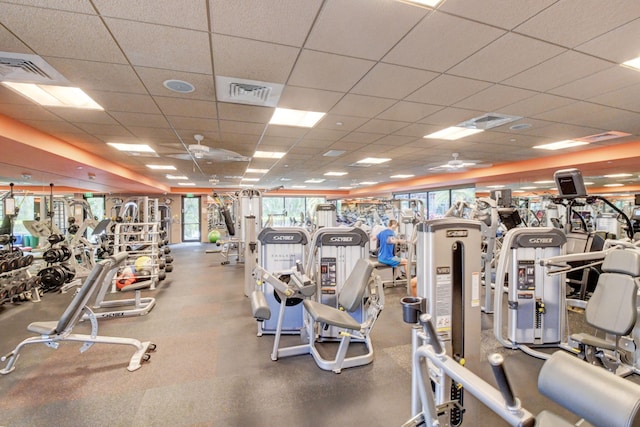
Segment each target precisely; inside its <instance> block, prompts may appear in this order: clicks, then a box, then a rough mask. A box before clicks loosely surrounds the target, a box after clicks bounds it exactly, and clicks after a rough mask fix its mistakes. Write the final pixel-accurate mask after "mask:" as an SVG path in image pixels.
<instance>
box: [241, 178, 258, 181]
mask: <svg viewBox="0 0 640 427" xmlns="http://www.w3.org/2000/svg"><path fill="white" fill-rule="evenodd" d="M242 180H243V181H249V182H258V181H260V178H242Z"/></svg>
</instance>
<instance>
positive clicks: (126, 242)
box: [111, 222, 161, 293]
mask: <svg viewBox="0 0 640 427" xmlns="http://www.w3.org/2000/svg"><path fill="white" fill-rule="evenodd" d="M159 243H160V237H159V224H158V223H157V222H135V223H117V224H115V227H114V241H113V253H114V255H116V254H118V253H122V252H126V253H127V260H126V261H125V263H124V266H125V267H133V266H134V264H135V261H136V259H137V258H138V257H141V256H148V257H149V258H151V263H150V266H149V268H150V272H149V273H150V274H149V276H143V277H137V279H136V280H138V281H146V280H148V281H149V289H151V290H153V289H155V287H156V285H157V284H158V282H159V273H160V270H161V269H160V258H161V253H160V244H159ZM116 280H117V275H116V277H115V278H114V281H113V284H112V286H111V292H112V293H114V292H118V288H117V286H116Z"/></svg>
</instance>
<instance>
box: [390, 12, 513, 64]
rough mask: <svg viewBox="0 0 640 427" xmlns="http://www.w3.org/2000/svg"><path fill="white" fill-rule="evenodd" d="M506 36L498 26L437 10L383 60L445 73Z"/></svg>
mask: <svg viewBox="0 0 640 427" xmlns="http://www.w3.org/2000/svg"><path fill="white" fill-rule="evenodd" d="M503 34H504V31H503V30H500V29H497V28H495V27H490V26H488V25H482V24H479V23H476V22H472V21H468V20H465V19H460V18H457V17H454V16H450V15H446V14H444V13H438V12H437V11H436V12H433V13H432V14H430V15H429V16H427V17H426V18H425V19H424V20H422V21H421V22H420V23H419V24H418V25H417V26H416V27H415V28H414V29H413V30H411V32H410V33H409V34H407V36H406V37H405V38H403V39H402V40H401V41H400V42H399V43H398V44H397V45H396V46H395V47H394V48H393V49H391V51H390V52H389V53H388V54H387V55H385V57H384V59H383V60H384V61H385V62H389V63H392V64H399V65H405V66H408V67H415V68H421V69H424V70H431V71H440V72H444V71H446V70H448V69H449V68H451V67H453V66H454V65H456V64H457V63H459V62H461V61H462V60H464V59H465V58H466V57H468V56H469V55H471V54H473V53H474V52H476V51H478V50H479V49H481V48H482V47H484V46H486V45H488V44H489V43H491V42H492V41H493V40H495V39H497V38H498V37H500V36H501V35H503ZM445 44H446V48H444V45H445Z"/></svg>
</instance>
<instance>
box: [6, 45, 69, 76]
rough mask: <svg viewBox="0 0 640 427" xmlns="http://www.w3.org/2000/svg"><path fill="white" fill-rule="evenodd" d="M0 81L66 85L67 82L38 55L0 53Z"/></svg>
mask: <svg viewBox="0 0 640 427" xmlns="http://www.w3.org/2000/svg"><path fill="white" fill-rule="evenodd" d="M0 80H3V81H11V82H20V83H37V84H60V83H63V84H67V83H68V82H67V80H66V79H65V78H64V77H63V76H62V74H60V73H58V72H57V71H56V70H55V69H54V68H53V67H52V66H51V65H49V64H48V63H47V62H46V61H45V60H44V59H42V58H41V57H39V56H38V55H30V54H24V53H12V52H0Z"/></svg>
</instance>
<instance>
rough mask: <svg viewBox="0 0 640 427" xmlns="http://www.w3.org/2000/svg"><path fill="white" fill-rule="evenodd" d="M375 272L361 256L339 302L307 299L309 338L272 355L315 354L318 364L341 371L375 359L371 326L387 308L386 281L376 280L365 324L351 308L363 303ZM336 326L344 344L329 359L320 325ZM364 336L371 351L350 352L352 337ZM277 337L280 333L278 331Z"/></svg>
mask: <svg viewBox="0 0 640 427" xmlns="http://www.w3.org/2000/svg"><path fill="white" fill-rule="evenodd" d="M372 272H373V264H372V263H370V262H369V261H368V260H366V259H362V258H360V259H358V261H356V264H355V266H354V267H353V270H352V271H351V274H349V277H347V279H346V280H345V282H344V284H343V286H342V289H341V290H340V294H339V295H338V305H339V307H340V308H335V307H331V306H328V305H326V304H322V303H320V302H318V301H314V300H311V299H305V300H304V301H303V302H302V304H303V305H304V308H305V310H306V312H307V313H308V315H309V319H308V322H309V323H308V325H307V327H308V340H309V342H308V343H306V344H302V345H297V346H292V347H284V348H277V349H274V352H273V354H272V355H271V358H272V359H273V360H277V359H278V357H288V356H297V355H301V354H311V355H312V356H313V359H314V360H315V362H316V364H317V365H318V367H320V368H321V369H324V370H327V371H333V372H335V373H336V374H339V373H340V372H341V370H342V369H344V368H351V367H354V366H362V365H366V364H369V363H371V362H372V361H373V346H372V344H371V337H370V333H371V329H372V328H373V326H374V324H375V321H376V320H377V318H378V316H379V314H380V312H381V311H382V309H383V308H384V306H383V304H382V303H381V301H382V299H383V298H384V295H383V294H382V292H383V290H382V289H381V288H382V285H381V284H380V282H379V280H375V287H374V289H373V291H372V292H371V293H370V295H369V298H367V301H366V304H368V307H367V315H366V316H365V321H364V322H363V323H362V324H361V323H359V322H358V321H356V320H355V319H354V318H353V317H352V316H351V315H350V314H349V312H354V311H355V310H356V309H358V308H360V306H361V305H362V304H363V300H364V296H365V292H366V291H367V289H368V287H369V284H370V281H371V276H372ZM331 326H333V327H336V328H338V329H340V330H341V332H340V333H339V335H340V336H341V338H340V344H339V346H338V350H337V352H336V354H335V357H334V359H331V360H330V359H325V358H324V357H322V355H321V354H320V352H319V351H318V348H317V347H316V344H317V342H318V338H317V335H318V334H317V331H316V327H318V328H328V327H331ZM352 338H355V339H358V340H361V341H362V342H363V343H364V344H365V346H366V348H367V353H366V354H362V355H355V356H347V350H348V349H349V344H350V342H351V339H352ZM276 340H279V337H278V336H277V335H276Z"/></svg>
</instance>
